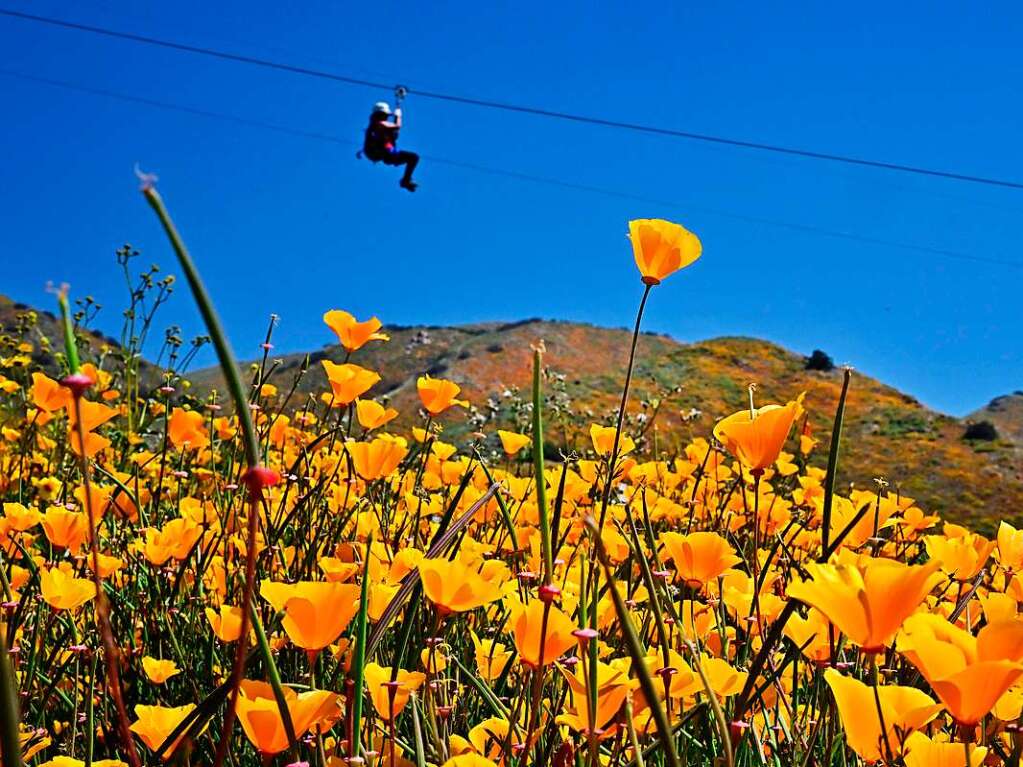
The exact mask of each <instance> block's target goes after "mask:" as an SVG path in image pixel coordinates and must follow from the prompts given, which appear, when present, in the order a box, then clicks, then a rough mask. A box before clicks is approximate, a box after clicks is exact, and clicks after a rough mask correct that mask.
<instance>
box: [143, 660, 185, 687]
mask: <svg viewBox="0 0 1023 767" xmlns="http://www.w3.org/2000/svg"><path fill="white" fill-rule="evenodd" d="M142 670H143V671H145V672H146V676H147V677H149V681H150V682H152V683H153V684H163V683H164V682H166V681H167V680H168V679H170V678H171V677H172V676H177V675H178V674H180V673H181V669H179V668H178V664H176V663H175V662H174V661H172V660H158V659H156V658H151V657H149V656H148V655H147V656H145V657H144V658H143V659H142Z"/></svg>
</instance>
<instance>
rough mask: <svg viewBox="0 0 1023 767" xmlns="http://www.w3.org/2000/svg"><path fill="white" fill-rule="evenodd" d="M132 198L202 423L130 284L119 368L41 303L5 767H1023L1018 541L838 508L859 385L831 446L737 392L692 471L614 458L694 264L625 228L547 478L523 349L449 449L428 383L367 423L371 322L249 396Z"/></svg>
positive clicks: (432, 384) (159, 209) (873, 507)
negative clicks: (186, 333) (213, 385)
mask: <svg viewBox="0 0 1023 767" xmlns="http://www.w3.org/2000/svg"><path fill="white" fill-rule="evenodd" d="M143 191H144V196H145V199H146V201H147V202H148V204H149V205H150V206H151V207H152V209H153V211H154V214H155V215H156V216H157V217H158V218H159V220H160V222H161V224H162V225H163V228H164V230H165V232H166V234H167V238H168V243H169V245H170V248H171V251H172V252H173V254H174V257H175V258H176V259H177V265H178V266H179V267H180V271H181V274H182V276H183V278H184V279H183V280H179V282H183V283H185V284H186V285H187V290H188V293H189V295H190V296H191V297H192V298H193V299H194V300H195V303H196V306H197V307H198V310H199V312H200V314H201V315H202V317H203V320H204V322H205V326H206V329H207V332H208V334H209V337H208V342H209V343H210V344H211V345H212V346H213V348H214V349H215V351H216V353H217V357H218V360H219V362H220V365H221V368H222V372H223V376H224V381H225V386H224V389H225V391H211V392H200V391H198V390H193V389H192V387H191V386H190V385H189V383H188V381H187V380H186V379H187V376H186V375H184V374H183V373H182V372H181V371H182V368H183V367H184V365H183V361H186V360H187V359H188V357H189V351H188V350H187V349H185V348H184V344H183V343H182V342H181V341H180V339H175V338H173V337H171V336H168V338H169V339H170V340H169V342H168V344H166V345H165V346H166V348H167V349H168V350H169V351H168V353H167V355H161V358H160V359H158V360H155V361H154V362H153V364H148V363H146V364H143V362H142V360H141V356H140V353H139V349H140V348H141V344H142V342H143V341H144V336H145V334H146V332H148V328H149V327H150V325H151V322H152V317H153V311H154V310H155V308H156V307H158V306H159V305H160V303H161V302H162V297H163V296H164V295H165V293H166V292H167V291H169V290H170V289H171V287H172V286H173V285H174V283H173V280H171V279H170V278H159V277H157V276H156V274H155V271H150V272H147V273H145V274H144V275H143V276H142V277H141V278H140V282H139V287H138V288H137V290H136V291H135V292H133V294H132V295H133V302H132V306H131V308H130V309H129V310H128V312H126V322H127V323H128V325H129V326H130V330H129V331H128V332H127V333H126V335H125V337H124V338H123V339H122V343H121V344H120V346H119V348H117V349H111V348H109V347H108V346H100V345H97V344H96V343H95V342H94V340H90V339H89V338H87V337H86V336H85V334H83V333H81V332H79V328H78V327H77V325H78V322H79V320H81V319H82V316H83V312H85V313H87V312H88V311H89V305H88V303H86V304H85V305H84V308H80V309H79V310H78V311H77V312H74V313H73V312H72V308H71V305H70V303H69V298H68V295H67V292H66V290H61V291H59V292H58V294H57V299H58V303H59V307H60V309H61V319H62V323H63V324H62V328H63V332H62V335H61V336H60V337H52V338H46V337H42V336H41V335H40V334H38V333H33V332H30V328H27V327H26V328H25V329H23V331H24V332H21V333H20V334H19V333H13V334H8V335H5V336H3V337H2V338H0V427H2V438H0V500H2V515H0V754H2V760H3V761H2V763H3V765H5V767H6V766H7V765H15V766H16V765H22V764H24V765H45V766H47V767H76V766H77V765H97V767H114V766H115V765H128V766H129V767H137V766H138V765H157V764H161V763H166V764H174V765H196V767H198V766H199V765H215V767H221V765H232V766H236V767H247V766H249V765H309V766H311V767H341V765H367V767H372V766H374V765H386V766H388V767H399V766H404V765H408V766H415V767H424V766H425V765H432V766H434V767H497V766H502V767H532V766H533V765H538V766H541V767H546V765H556V766H557V767H575V766H578V767H584V766H586V767H605V766H606V767H633V766H635V767H655V766H656V767H681V766H682V765H694V766H695V765H707V766H708V767H723V766H727V767H736V766H738V765H742V766H743V767H752V766H754V765H772V766H777V767H790V766H792V765H797V766H803V767H812V766H818V767H837V766H842V767H852V766H853V765H876V764H885V765H904V766H905V767H930V766H932V765H935V766H940V767H957V766H958V765H970V766H972V767H976V766H978V765H982V764H990V765H1018V764H1019V763H1020V758H1021V755H1023V734H1021V732H1020V728H1019V723H1020V721H1021V714H1023V619H1021V618H1019V617H1018V610H1019V603H1020V602H1021V601H1023V577H1021V572H1023V530H1020V531H1018V530H1016V529H1015V528H1014V527H1013V526H1012V525H1010V524H1009V523H1008V522H1004V521H1003V522H1001V524H1000V526H999V527H998V530H997V535H996V536H995V537H993V538H990V539H989V538H987V537H984V536H982V535H980V534H978V533H975V532H972V531H970V530H968V529H966V528H965V527H962V526H960V525H956V524H952V523H950V522H944V521H943V520H941V519H940V518H939V517H938V516H937V515H935V514H932V513H929V510H927V509H923V508H920V507H919V506H918V505H917V504H916V502H915V501H914V500H913V499H912V498H909V497H907V496H905V495H903V494H901V493H900V492H899V491H898V490H897V489H896V488H893V487H891V486H889V485H888V483H887V482H885V481H884V480H883V479H880V477H879V478H878V480H877V481H876V482H875V484H874V486H873V487H870V488H858V489H851V488H850V487H849V485H848V484H845V485H843V484H842V482H841V481H840V476H841V462H842V454H843V413H844V408H845V403H846V398H847V396H848V395H849V390H850V384H851V381H852V380H853V378H852V376H851V373H850V372H849V371H846V372H845V374H844V386H843V388H842V390H841V395H840V397H839V398H838V400H837V401H836V402H834V403H832V406H833V411H832V412H829V414H828V417H829V419H831V421H832V424H833V426H832V430H831V433H830V434H829V435H826V438H825V439H823V441H820V440H818V438H816V437H815V436H814V435H812V434H811V433H810V431H809V429H808V428H806V424H807V413H806V404H805V402H804V400H803V398H802V397H797V398H795V399H793V400H792V401H789V402H777V403H774V402H762V401H760V398H759V396H758V391H757V387H756V385H755V383H751V385H750V386H749V388H748V390H747V396H746V398H745V399H744V400H743V401H736V402H735V403H734V413H733V414H732V415H730V416H728V417H726V418H723V419H721V420H720V421H718V422H717V423H716V424H715V425H714V426H713V428H712V429H709V430H708V432H707V433H706V434H705V435H703V436H702V437H698V438H696V439H694V440H692V441H689V442H673V441H672V440H670V439H667V438H663V439H660V440H655V439H651V438H650V434H649V433H647V432H645V431H644V432H642V433H640V431H639V430H637V429H636V424H637V421H636V420H635V419H634V418H630V417H629V414H630V412H632V411H633V408H634V405H635V403H634V402H632V400H631V399H630V393H631V387H632V380H631V379H632V372H633V360H634V358H635V354H636V348H637V345H638V344H642V343H643V338H642V330H641V329H642V317H643V313H644V309H645V307H646V305H647V303H648V302H649V301H656V300H657V299H658V295H657V293H658V291H657V286H658V285H659V284H660V283H661V282H662V281H663V280H667V279H671V280H685V267H686V266H688V265H689V264H691V263H693V262H694V261H695V260H696V259H698V258H699V257H700V255H701V244H700V241H699V239H698V238H697V236H696V235H694V234H693V233H691V232H689V231H687V230H686V229H685V228H683V227H682V226H680V225H678V224H674V223H670V222H667V221H662V220H657V219H640V220H636V221H631V222H629V237H630V241H631V249H632V256H633V258H634V260H635V263H636V267H637V270H638V273H637V291H636V295H637V307H638V308H637V314H636V317H635V329H634V332H633V334H632V341H631V347H623V348H622V349H621V350H620V354H621V356H622V357H623V359H625V358H627V359H628V360H629V362H628V367H627V368H626V370H627V372H626V375H625V377H624V379H623V380H622V381H621V382H620V386H621V399H620V404H619V406H618V408H617V412H616V414H615V417H613V418H609V419H603V420H601V419H597V420H595V421H594V422H593V423H592V424H590V425H589V428H588V436H589V443H588V444H587V445H586V448H585V450H580V451H579V452H578V453H572V454H569V455H565V454H561V453H558V454H551V453H552V451H551V450H550V449H549V443H548V442H547V441H545V438H544V429H545V424H548V421H547V417H548V415H549V410H550V401H549V397H548V394H549V391H550V381H549V378H548V371H547V369H546V367H545V364H544V353H545V352H544V347H543V342H542V340H541V339H537V343H536V345H535V347H534V348H533V349H532V391H531V392H530V393H529V394H530V396H529V402H528V407H524V408H522V409H521V410H519V411H516V412H515V413H514V414H512V415H508V414H502V415H501V416H500V417H498V416H495V417H493V418H491V419H489V420H486V422H482V423H478V424H475V426H476V427H478V430H477V431H474V432H471V433H469V435H468V436H467V437H465V438H460V439H459V440H457V441H454V440H451V441H449V439H448V437H447V436H446V434H445V427H446V426H449V425H450V424H452V423H455V422H457V420H458V419H459V418H462V417H463V415H464V412H465V410H466V408H467V406H468V405H469V403H468V402H467V401H466V400H465V397H464V395H463V393H462V392H461V389H460V387H459V385H458V383H457V382H456V381H451V380H446V379H444V378H442V377H433V376H429V375H426V371H424V374H423V375H422V376H421V377H419V379H418V381H417V391H418V395H419V405H420V406H421V407H420V409H419V412H417V413H414V414H412V413H405V414H399V413H398V412H397V411H396V410H395V409H393V408H392V407H390V406H389V403H388V401H387V400H386V398H384V397H382V396H380V395H379V394H377V393H375V392H374V387H375V385H376V384H377V383H378V382H379V381H380V375H379V374H378V373H377V372H376V371H374V370H372V369H369V368H368V367H363V366H362V365H360V350H364V349H366V348H371V347H372V346H373V345H378V344H387V343H388V342H389V339H388V336H387V334H386V333H385V332H383V331H384V328H383V326H382V325H381V323H380V321H378V320H377V319H376V318H371V319H369V320H365V321H358V320H356V318H355V317H353V316H352V315H351V314H350V313H348V312H346V311H342V310H338V309H332V310H329V311H326V313H325V314H324V318H323V319H324V326H323V334H324V340H327V339H330V341H331V342H332V343H336V344H337V345H339V346H340V347H341V348H342V349H343V350H344V362H341V363H338V362H333V361H330V360H322V361H321V362H319V363H310V364H319V365H321V366H322V368H323V370H324V372H325V374H326V378H327V381H328V383H329V388H326V389H324V390H323V391H322V392H319V393H318V396H316V397H313V398H309V399H303V398H299V399H296V398H294V397H293V396H292V394H291V393H293V392H294V387H293V386H292V381H291V380H289V379H288V376H287V375H279V376H277V377H275V378H274V379H273V380H272V381H271V380H270V371H271V370H272V365H270V364H268V360H269V359H270V356H271V354H270V353H271V349H272V346H271V344H270V338H269V334H268V336H267V342H266V344H264V354H263V359H262V363H261V364H258V363H257V364H255V365H253V366H252V368H251V369H246V370H239V368H238V365H237V362H236V360H235V358H234V355H233V353H232V351H231V348H230V345H229V343H228V339H227V338H226V336H225V334H224V332H223V330H222V328H221V326H220V323H219V320H218V319H217V314H216V308H215V301H216V296H212V297H211V296H210V295H208V294H207V292H206V290H205V288H204V287H203V284H202V281H201V276H200V274H199V271H198V270H197V268H196V262H193V260H192V257H191V255H190V254H189V253H188V251H187V248H186V247H185V244H184V239H185V238H184V237H183V236H182V234H181V233H179V232H178V230H177V229H176V228H175V225H174V223H173V221H172V220H171V217H170V214H169V212H168V210H167V208H166V206H165V205H164V203H163V201H162V199H161V198H160V196H159V194H158V193H157V192H156V190H155V189H154V188H153V187H152V186H151V185H150V184H147V185H145V187H144V190H143ZM623 258H628V253H627V252H626V253H623ZM196 260H197V262H199V263H200V264H201V257H200V258H197V259H196ZM124 261H125V264H127V257H125V260H124ZM126 268H127V267H126ZM178 287H180V285H179V286H178ZM79 306H80V307H81V306H82V304H79ZM363 353H364V352H363ZM304 372H305V371H304V369H303V370H299V371H297V372H295V373H294V375H296V376H300V375H302V374H303V373H304ZM289 387H290V392H291V393H289ZM399 416H404V419H400V418H399ZM399 421H402V423H414V425H413V426H411V427H410V428H405V427H404V426H403V427H402V428H401V429H398V428H395V427H396V424H398V423H399ZM818 436H819V435H818ZM876 470H877V472H878V473H879V474H883V473H884V471H885V467H884V466H878V467H877V469H876Z"/></svg>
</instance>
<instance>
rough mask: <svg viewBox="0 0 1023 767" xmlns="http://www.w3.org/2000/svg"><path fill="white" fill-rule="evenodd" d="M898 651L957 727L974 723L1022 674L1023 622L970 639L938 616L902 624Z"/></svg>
mask: <svg viewBox="0 0 1023 767" xmlns="http://www.w3.org/2000/svg"><path fill="white" fill-rule="evenodd" d="M896 649H897V650H898V651H899V652H900V653H901V654H902V655H903V656H904V657H905V658H906V659H907V660H909V662H910V663H912V664H913V665H914V666H916V667H917V669H918V670H919V671H920V673H921V674H923V676H924V678H925V679H926V680H927V682H928V683H929V684H930V685H931V688H932V689H933V690H934V692H935V693H936V694H937V696H938V697H939V698H940V699H941V702H942V703H944V704H945V707H946V708H947V709H948V712H949V714H951V715H952V718H953V719H955V720H956V722H958V723H959V724H962V725H967V726H972V725H975V724H977V723H978V722H979V721H980V720H981V719H982V718H983V717H984V716H985V715H986V714H987V713H988V712H990V711H991V709H992V708H993V707H994V705H995V703H996V702H997V701H998V699H999V698H1000V697H1001V696H1002V695H1003V694H1004V693H1005V691H1006V690H1008V689H1009V687H1011V686H1012V685H1013V683H1015V682H1016V681H1017V680H1018V679H1019V678H1020V676H1021V675H1023V663H1020V661H1021V660H1023V621H1018V620H1015V619H1013V620H1009V621H1001V622H999V623H991V624H989V625H987V626H985V627H984V628H982V629H981V630H980V633H979V634H978V635H977V636H976V637H974V636H973V635H972V634H970V633H969V632H968V631H964V630H963V629H961V628H959V627H958V626H953V625H952V624H951V623H949V622H948V621H947V620H945V619H944V618H942V617H941V616H939V615H934V614H932V613H918V614H916V615H914V616H912V617H911V618H909V619H908V620H907V621H906V624H905V626H904V627H903V630H902V633H901V634H900V635H899V641H898V643H897V644H896Z"/></svg>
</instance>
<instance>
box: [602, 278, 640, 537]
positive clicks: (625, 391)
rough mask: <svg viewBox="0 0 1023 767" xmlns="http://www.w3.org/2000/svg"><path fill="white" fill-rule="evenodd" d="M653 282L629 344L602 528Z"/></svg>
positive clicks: (608, 473) (603, 507)
mask: <svg viewBox="0 0 1023 767" xmlns="http://www.w3.org/2000/svg"><path fill="white" fill-rule="evenodd" d="M652 287H653V285H652V284H649V283H648V284H646V285H645V287H644V288H643V298H642V299H640V302H639V310H638V311H637V312H636V325H635V327H633V329H632V344H631V345H630V346H629V364H628V367H627V368H626V369H625V385H624V386H623V387H622V401H621V404H619V405H618V421H617V422H616V423H615V439H614V444H613V445H612V447H611V455H610V456H609V457H608V464H607V466H608V468H607V480H606V484H605V485H604V494H603V497H602V498H601V501H600V528H601V529H602V530H603V529H604V517H605V516H606V515H607V506H608V503H610V501H611V486H612V485H613V484H614V477H615V467H616V464H617V463H618V450H619V448H620V446H621V441H622V425H623V424H624V423H625V408H626V407H627V406H628V404H629V390H630V389H631V388H632V369H633V367H634V366H635V364H636V344H637V343H639V326H640V324H641V323H642V322H643V311H644V310H645V309H646V301H647V299H648V298H649V297H650V289H651V288H652Z"/></svg>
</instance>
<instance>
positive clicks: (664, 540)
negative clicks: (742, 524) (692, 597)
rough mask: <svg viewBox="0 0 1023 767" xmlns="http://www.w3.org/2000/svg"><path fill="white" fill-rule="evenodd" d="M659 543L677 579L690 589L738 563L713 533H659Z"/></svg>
mask: <svg viewBox="0 0 1023 767" xmlns="http://www.w3.org/2000/svg"><path fill="white" fill-rule="evenodd" d="M660 541H661V545H662V546H664V548H665V549H667V552H668V557H670V558H671V561H672V562H674V563H675V571H676V572H677V574H678V577H680V578H681V579H682V580H684V581H685V582H686V583H687V584H688V585H689V586H691V587H693V588H700V587H702V586H705V585H706V584H708V583H710V582H711V581H714V580H715V579H717V578H718V576H720V575H721V574H722V573H724V572H725V571H726V570H728V569H729V568H731V567H733V566H734V565H737V564H738V563H739V562H741V561H742V560H741V559H740V558H739V557H738V556H736V554H735V549H733V548H732V545H731V544H730V543H729V542H728V541H726V540H725V539H724V538H722V537H721V536H720V535H718V534H717V533H709V532H697V533H689V534H688V535H682V534H681V533H662V534H661V537H660Z"/></svg>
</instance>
